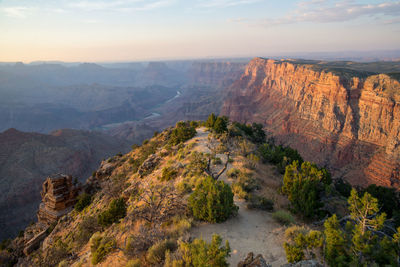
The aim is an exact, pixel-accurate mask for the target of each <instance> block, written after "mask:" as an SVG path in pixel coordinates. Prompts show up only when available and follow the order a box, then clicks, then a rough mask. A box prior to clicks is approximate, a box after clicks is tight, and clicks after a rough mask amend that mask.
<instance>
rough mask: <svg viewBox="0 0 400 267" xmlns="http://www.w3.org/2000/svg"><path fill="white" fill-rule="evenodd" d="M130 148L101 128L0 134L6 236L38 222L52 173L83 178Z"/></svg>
mask: <svg viewBox="0 0 400 267" xmlns="http://www.w3.org/2000/svg"><path fill="white" fill-rule="evenodd" d="M129 147H130V146H129V144H128V143H126V142H125V141H122V140H120V139H117V138H113V137H110V136H106V135H104V134H101V133H96V132H85V131H77V130H59V131H55V132H53V133H51V134H49V135H46V134H38V133H26V132H20V131H18V130H15V129H9V130H7V131H5V132H3V133H0V151H1V154H0V189H1V192H0V222H1V223H0V239H4V238H8V237H12V236H15V235H16V234H17V233H18V231H20V230H22V229H23V228H25V227H26V226H27V225H28V224H29V223H30V222H32V221H34V219H35V212H36V210H37V207H38V204H39V203H40V194H39V192H40V189H41V184H42V182H43V181H44V179H45V178H46V176H48V175H50V174H54V173H68V174H71V175H73V176H74V177H76V178H77V179H79V180H80V181H83V180H84V179H86V178H87V177H89V175H90V174H91V173H92V172H93V170H95V169H96V168H97V166H98V164H99V163H100V161H101V160H102V159H104V158H106V157H108V156H110V155H114V154H116V153H119V152H126V151H127V150H128V149H129Z"/></svg>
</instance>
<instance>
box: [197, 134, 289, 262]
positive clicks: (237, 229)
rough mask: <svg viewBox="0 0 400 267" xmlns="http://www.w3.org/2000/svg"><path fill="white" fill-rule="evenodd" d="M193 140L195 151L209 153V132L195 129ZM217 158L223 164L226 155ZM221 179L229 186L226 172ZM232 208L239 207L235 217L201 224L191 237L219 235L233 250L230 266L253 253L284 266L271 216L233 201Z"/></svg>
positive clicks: (278, 234) (278, 228) (279, 236)
mask: <svg viewBox="0 0 400 267" xmlns="http://www.w3.org/2000/svg"><path fill="white" fill-rule="evenodd" d="M195 138H196V140H197V142H196V143H197V144H198V145H197V146H196V150H197V151H200V152H204V153H207V152H210V150H209V148H208V147H207V143H208V132H207V131H206V129H205V128H199V129H197V136H196V137H195ZM217 156H218V157H220V158H221V159H222V161H223V162H225V161H226V155H222V154H219V155H217ZM231 167H232V166H231V164H228V168H227V170H229V169H230V168H231ZM220 179H222V180H224V181H226V182H228V183H231V181H229V180H227V177H226V172H225V173H224V174H223V175H221V177H220ZM235 204H236V205H237V206H239V212H238V215H237V216H236V217H234V218H231V219H229V220H227V221H226V222H224V223H219V224H208V223H201V224H200V225H199V226H197V227H194V228H193V229H192V231H191V234H192V236H194V237H202V238H204V239H205V240H207V241H210V240H211V236H212V235H213V234H214V233H218V234H219V235H220V236H221V237H222V238H223V240H228V241H229V244H230V247H231V250H232V253H231V257H230V258H229V264H230V265H231V266H236V265H237V264H238V262H239V261H241V260H242V259H244V258H245V256H246V255H247V253H249V252H253V253H254V254H255V255H257V254H262V255H263V256H264V258H265V259H266V261H267V262H269V263H270V264H272V266H273V267H275V266H281V265H282V264H285V263H286V256H285V251H284V249H283V247H282V234H283V231H284V229H283V228H282V227H281V226H280V225H278V224H277V223H275V221H273V219H272V216H271V213H269V212H266V211H260V210H249V209H247V208H246V203H245V202H244V201H242V200H238V199H235Z"/></svg>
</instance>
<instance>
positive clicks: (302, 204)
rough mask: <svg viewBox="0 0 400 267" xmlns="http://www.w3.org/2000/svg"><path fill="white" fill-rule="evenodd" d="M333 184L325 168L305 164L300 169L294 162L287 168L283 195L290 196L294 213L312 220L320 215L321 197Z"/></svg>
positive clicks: (308, 163) (296, 162)
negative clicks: (328, 186)
mask: <svg viewBox="0 0 400 267" xmlns="http://www.w3.org/2000/svg"><path fill="white" fill-rule="evenodd" d="M331 182H332V180H331V176H330V174H329V172H328V171H327V170H326V169H325V168H318V167H317V166H316V165H315V164H313V163H310V162H303V163H302V164H301V167H299V163H298V161H294V162H293V163H292V164H290V165H288V166H287V167H286V171H285V175H284V177H283V186H282V193H284V194H285V195H287V196H288V199H289V201H290V203H291V206H292V209H293V211H294V212H298V213H301V214H302V215H303V216H305V217H308V218H312V217H314V216H316V215H320V214H319V208H320V207H322V202H321V195H322V194H324V193H325V190H326V187H327V185H329V184H330V183H331Z"/></svg>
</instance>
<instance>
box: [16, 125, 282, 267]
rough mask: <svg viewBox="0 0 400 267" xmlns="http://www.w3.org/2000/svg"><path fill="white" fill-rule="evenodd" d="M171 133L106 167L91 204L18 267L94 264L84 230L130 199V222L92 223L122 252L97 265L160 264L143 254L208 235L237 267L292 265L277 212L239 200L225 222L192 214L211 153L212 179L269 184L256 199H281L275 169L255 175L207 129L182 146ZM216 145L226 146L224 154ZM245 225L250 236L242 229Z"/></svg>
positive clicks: (93, 183)
mask: <svg viewBox="0 0 400 267" xmlns="http://www.w3.org/2000/svg"><path fill="white" fill-rule="evenodd" d="M172 132H174V130H173V129H171V128H170V129H167V130H166V131H164V132H162V133H160V134H158V135H157V136H156V137H154V138H152V139H151V140H150V141H147V142H145V143H144V144H143V145H142V146H140V147H137V148H135V149H134V150H132V151H131V152H129V153H127V154H125V155H122V156H114V157H112V158H110V159H108V160H107V161H103V162H102V164H101V166H100V168H99V169H98V170H97V171H96V172H95V173H94V174H93V176H92V177H90V178H89V179H88V181H87V183H86V185H85V186H84V188H85V191H87V192H93V190H96V191H94V192H95V194H94V195H93V196H92V201H91V204H90V206H88V207H86V208H85V209H84V210H83V211H82V212H77V211H73V212H72V213H70V214H69V215H67V216H66V217H64V218H63V219H61V220H60V221H59V223H58V224H57V226H56V227H55V228H54V230H52V232H51V234H50V235H49V236H48V237H47V238H46V239H45V240H44V242H43V245H42V246H41V248H40V249H39V250H38V251H37V252H34V253H32V254H31V255H30V256H29V257H25V258H21V259H20V260H19V262H18V266H28V265H40V266H49V265H53V264H54V263H55V262H60V261H61V260H63V259H64V262H68V265H69V266H80V265H81V264H83V265H85V266H90V265H91V260H92V253H90V242H89V243H87V242H88V241H89V239H87V240H86V239H85V240H81V239H82V238H85V237H83V236H82V235H83V232H82V231H86V230H88V229H83V228H82V227H83V224H84V223H85V222H86V221H87V220H89V219H90V218H97V216H98V214H99V213H101V212H102V211H104V210H105V209H107V207H108V206H109V205H110V201H111V200H112V199H116V198H123V199H124V200H125V201H126V206H127V211H126V216H125V218H123V219H122V220H121V221H120V223H114V224H112V225H111V226H108V225H107V226H106V227H104V226H100V225H97V223H95V224H94V225H92V227H95V228H94V229H96V230H95V231H101V235H102V236H110V237H111V236H112V237H113V239H114V240H115V246H116V248H117V249H113V251H112V252H111V253H110V254H109V255H107V257H106V258H105V259H104V260H102V261H101V262H100V263H99V264H98V266H111V265H112V266H125V265H126V264H127V262H128V261H129V260H132V257H133V258H135V257H136V258H138V257H139V258H140V259H141V261H142V263H143V264H144V265H143V266H153V264H151V263H150V262H149V261H148V260H146V259H145V258H141V257H142V256H141V255H144V256H145V254H143V251H142V249H147V248H148V247H149V246H151V244H152V243H153V242H156V241H157V240H160V238H161V239H162V238H166V237H168V236H169V238H171V239H172V240H177V239H180V240H183V241H184V240H190V239H191V238H196V237H203V238H204V239H205V240H206V241H210V240H211V236H212V234H214V233H218V234H220V235H221V237H222V238H223V239H224V240H229V242H230V248H231V251H232V256H231V257H230V259H229V262H230V263H231V264H232V265H235V264H237V263H238V262H239V261H240V260H242V259H244V258H245V257H246V255H247V254H248V253H249V252H252V251H253V252H255V253H262V254H264V255H265V257H266V259H267V261H270V262H271V263H272V264H273V266H281V264H283V263H285V262H286V259H285V254H284V250H283V248H282V246H281V242H282V235H283V231H284V229H283V228H282V227H281V225H279V224H278V223H276V222H275V221H274V220H273V219H272V216H271V213H270V212H267V211H263V210H259V209H249V208H247V204H246V203H247V202H246V201H245V200H243V199H241V198H239V197H235V200H234V203H235V204H236V205H238V206H239V211H238V213H237V215H235V216H234V217H232V218H230V219H228V220H227V221H226V222H225V223H221V224H208V223H205V222H201V221H196V220H193V218H192V215H189V214H188V213H187V206H188V197H189V195H190V192H192V190H194V188H195V186H196V184H198V183H199V182H200V181H202V180H203V179H205V177H207V174H206V172H204V169H203V168H204V166H205V165H204V164H206V162H207V161H206V159H207V157H208V156H207V155H209V153H212V154H213V153H216V154H215V155H214V158H215V159H217V158H218V159H219V160H217V161H215V160H213V162H214V163H211V165H210V168H209V171H210V173H214V174H217V173H219V172H220V171H221V170H223V173H222V174H221V176H220V177H219V178H218V179H219V180H221V181H224V182H226V183H228V184H232V183H234V182H235V181H236V179H237V178H235V177H234V176H232V175H231V173H236V172H237V171H239V172H241V173H242V172H243V173H248V175H251V177H253V178H251V181H252V183H257V185H258V184H259V185H260V186H261V185H262V187H260V189H256V191H254V193H252V194H255V195H259V196H260V197H261V196H263V195H266V194H267V193H266V192H267V191H268V190H269V195H270V194H271V193H272V195H275V198H276V197H278V199H279V198H280V197H279V195H277V194H276V193H275V192H273V191H274V189H273V188H276V189H275V190H277V189H278V187H279V184H280V182H279V180H280V179H281V178H280V177H279V174H278V173H276V171H274V169H273V168H272V167H271V166H270V167H268V166H265V167H261V168H260V169H258V168H256V169H250V167H249V166H247V165H246V162H247V161H246V158H245V157H243V155H244V154H242V153H241V152H240V149H239V147H238V146H237V145H235V144H233V143H232V144H231V145H229V147H227V148H225V149H223V148H222V147H223V146H221V144H222V143H221V141H219V139H216V138H215V137H212V136H213V135H212V134H211V133H209V132H208V131H206V128H204V127H200V128H197V134H196V135H195V137H194V138H191V139H189V140H188V141H186V142H184V143H178V144H177V145H173V143H171V138H172V137H171V135H173V134H172ZM209 136H210V137H209ZM217 147H221V148H219V149H218V151H217V150H215V149H216V148H217ZM221 149H222V150H221ZM212 151H214V152H212ZM227 153H228V154H229V157H228V158H227V155H228V154H227ZM227 159H229V160H228V161H227ZM219 161H221V162H219ZM224 166H226V169H224ZM167 170H168V171H167ZM227 174H228V175H227ZM246 179H247V178H246ZM267 184H268V185H269V188H265V190H267V191H265V190H264V189H262V188H264V187H265V186H266V185H267ZM270 186H272V187H270ZM96 188H97V189H96ZM272 195H270V196H272ZM152 196H153V197H152ZM152 201H156V203H158V205H156V206H153V205H155V203H153V202H152ZM282 203H285V201H284V200H283V202H282ZM282 203H281V204H280V203H276V207H277V208H280V206H281V205H284V204H282ZM185 214H186V215H185ZM96 225H97V226H96ZM244 226H245V227H246V231H243V230H242V229H243V227H244ZM41 227H43V226H42V225H41V224H36V225H33V226H30V227H28V228H27V229H26V230H25V237H24V238H32V233H35V232H37V231H40V230H38V229H40V228H41ZM85 227H86V226H85ZM41 229H43V228H41ZM90 231H92V230H90ZM92 234H93V233H92ZM90 235H91V234H90ZM140 236H141V237H140ZM24 238H22V239H20V238H17V239H16V241H17V244H19V246H22V245H21V244H23V243H24V242H27V241H28V240H25V241H23V239H24ZM88 238H90V236H89V237H88ZM135 238H140V239H142V240H139V239H135ZM57 240H59V241H57ZM134 240H135V242H139V243H135V245H131V246H134V247H131V248H130V247H129V245H128V244H129V243H130V242H133V241H134ZM21 242H22V243H21ZM60 242H61V243H62V244H65V245H67V246H68V247H70V248H71V249H72V250H71V252H72V251H73V252H72V254H68V255H70V256H67V255H66V254H65V255H64V254H62V253H61V254H59V252H60V251H58V252H57V251H55V250H58V249H59V248H60V247H58V245H55V244H59V243H60ZM69 242H71V243H69ZM143 242H144V243H143ZM146 242H147V243H146ZM61 243H60V244H61ZM86 243H87V244H86ZM248 245H249V246H248ZM250 245H251V246H250ZM142 246H143V248H141V247H142ZM22 248H23V247H22ZM19 249H21V247H19ZM54 249H55V250H54ZM130 250H131V251H130ZM129 251H130V252H129ZM56 255H58V256H57V257H56ZM71 255H72V256H71ZM65 256H67V257H66V258H65ZM42 257H44V258H42ZM55 257H56V258H55ZM146 262H147V263H146Z"/></svg>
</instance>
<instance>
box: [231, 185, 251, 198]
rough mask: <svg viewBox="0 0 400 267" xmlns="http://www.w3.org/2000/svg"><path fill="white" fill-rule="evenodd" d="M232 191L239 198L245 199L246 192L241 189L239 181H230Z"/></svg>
mask: <svg viewBox="0 0 400 267" xmlns="http://www.w3.org/2000/svg"><path fill="white" fill-rule="evenodd" d="M232 192H233V194H234V195H235V196H236V197H238V198H239V199H247V198H248V193H247V192H246V190H244V189H243V187H242V185H241V184H240V183H236V182H235V183H232Z"/></svg>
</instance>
